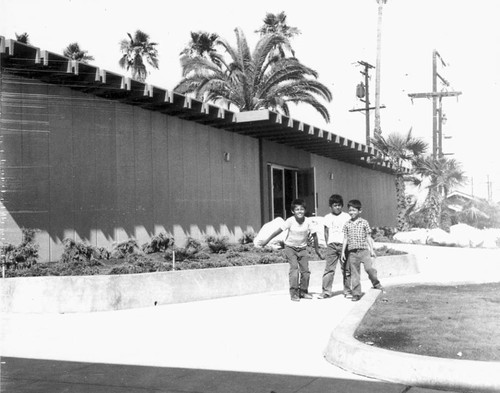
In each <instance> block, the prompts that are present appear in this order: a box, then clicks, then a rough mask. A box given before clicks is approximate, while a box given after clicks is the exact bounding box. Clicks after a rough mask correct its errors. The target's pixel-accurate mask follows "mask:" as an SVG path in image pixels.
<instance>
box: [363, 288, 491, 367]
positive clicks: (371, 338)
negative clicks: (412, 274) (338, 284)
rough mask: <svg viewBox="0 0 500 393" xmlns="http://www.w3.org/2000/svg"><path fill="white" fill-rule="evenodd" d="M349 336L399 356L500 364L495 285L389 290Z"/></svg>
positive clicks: (378, 299) (381, 295)
mask: <svg viewBox="0 0 500 393" xmlns="http://www.w3.org/2000/svg"><path fill="white" fill-rule="evenodd" d="M354 335H355V337H356V339H358V340H359V341H361V342H364V343H368V344H370V345H373V346H376V347H380V348H385V349H390V350H395V351H400V352H408V353H414V354H418V355H427V356H437V357H443V358H451V359H468V360H484V361H500V283H492V284H491V283H489V284H474V285H458V286H434V285H412V286H410V285H403V286H397V287H388V288H386V289H385V292H384V293H382V294H380V296H379V297H378V298H377V300H376V301H375V303H374V304H373V306H372V307H371V308H370V310H369V311H368V313H367V314H366V316H365V317H364V318H363V320H362V322H361V324H360V326H359V327H358V329H357V330H356V332H355V334H354Z"/></svg>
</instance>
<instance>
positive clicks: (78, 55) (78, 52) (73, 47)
mask: <svg viewBox="0 0 500 393" xmlns="http://www.w3.org/2000/svg"><path fill="white" fill-rule="evenodd" d="M87 53H88V51H86V50H82V49H80V45H78V42H72V43H71V44H69V45H68V46H67V47H66V48H65V49H64V51H63V54H64V56H66V57H69V58H70V59H72V60H78V61H81V62H82V63H88V62H89V61H93V60H94V56H90V55H87Z"/></svg>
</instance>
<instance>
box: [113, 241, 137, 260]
mask: <svg viewBox="0 0 500 393" xmlns="http://www.w3.org/2000/svg"><path fill="white" fill-rule="evenodd" d="M139 253H140V250H139V246H138V245H137V241H135V240H134V239H129V240H126V241H124V242H121V243H118V244H117V245H116V246H115V247H114V249H113V252H112V253H111V257H112V258H125V257H126V256H127V255H134V254H139Z"/></svg>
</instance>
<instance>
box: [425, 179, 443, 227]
mask: <svg viewBox="0 0 500 393" xmlns="http://www.w3.org/2000/svg"><path fill="white" fill-rule="evenodd" d="M441 202H442V198H441V196H440V195H439V192H437V190H435V189H432V188H431V189H430V190H429V194H428V195H427V198H426V205H427V206H428V208H429V209H428V216H427V224H428V227H429V228H430V229H434V228H439V225H440V223H441Z"/></svg>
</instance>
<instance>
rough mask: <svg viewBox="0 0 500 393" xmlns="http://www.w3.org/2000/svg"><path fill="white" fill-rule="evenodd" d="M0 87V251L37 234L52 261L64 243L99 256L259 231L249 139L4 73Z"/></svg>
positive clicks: (254, 145)
mask: <svg viewBox="0 0 500 393" xmlns="http://www.w3.org/2000/svg"><path fill="white" fill-rule="evenodd" d="M1 83H2V85H1V89H2V97H1V113H2V117H1V138H2V146H3V148H2V150H3V152H2V159H3V160H5V161H3V162H2V170H3V172H4V176H3V177H4V180H3V184H2V187H3V188H2V191H4V192H3V193H2V194H3V198H2V199H3V201H0V202H2V203H3V206H1V207H2V211H3V212H4V217H3V223H2V227H3V228H2V229H3V232H2V237H3V239H2V241H3V242H6V243H14V244H17V243H19V241H20V240H21V230H20V228H22V227H26V228H38V229H40V232H39V233H38V235H37V242H38V243H39V244H40V246H41V260H57V259H58V258H59V257H60V255H61V253H62V250H63V247H62V240H63V239H64V238H66V237H69V238H73V239H76V240H81V241H86V242H89V243H90V244H93V245H97V246H102V247H107V248H110V247H111V245H112V243H114V242H121V241H124V240H128V239H129V238H132V237H133V238H135V239H137V240H138V243H139V244H142V243H144V242H146V241H147V240H148V239H149V238H150V236H151V235H153V234H155V233H159V232H168V233H171V234H173V235H174V236H175V238H176V242H177V243H178V244H180V243H182V241H183V240H185V238H186V237H187V236H194V237H198V238H200V237H202V236H204V235H205V234H222V235H227V236H230V237H231V238H232V239H233V240H236V239H238V238H239V237H240V236H241V234H242V232H244V231H246V230H255V231H257V230H258V229H259V227H260V208H261V201H260V194H259V193H258V192H257V191H256V190H258V189H259V186H260V177H259V164H258V161H259V160H258V157H259V151H258V150H259V147H258V140H256V139H252V138H249V137H244V136H241V135H237V134H233V133H230V132H226V131H222V130H218V129H215V128H211V127H207V126H203V125H200V124H197V123H194V122H190V121H185V120H181V119H178V118H175V117H171V116H167V115H164V114H161V113H158V112H152V111H147V110H143V109H141V108H138V107H133V106H130V105H125V104H120V103H116V102H112V101H108V100H104V99H99V98H96V97H94V96H91V95H88V94H84V93H80V92H77V91H74V90H70V89H69V88H65V87H60V86H55V85H50V84H45V83H42V82H40V81H36V80H30V79H25V78H20V77H16V76H12V75H9V74H5V73H4V74H3V75H2V81H1ZM224 152H229V153H230V154H231V156H230V157H231V158H230V161H229V162H226V161H224V159H223V154H224Z"/></svg>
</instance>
